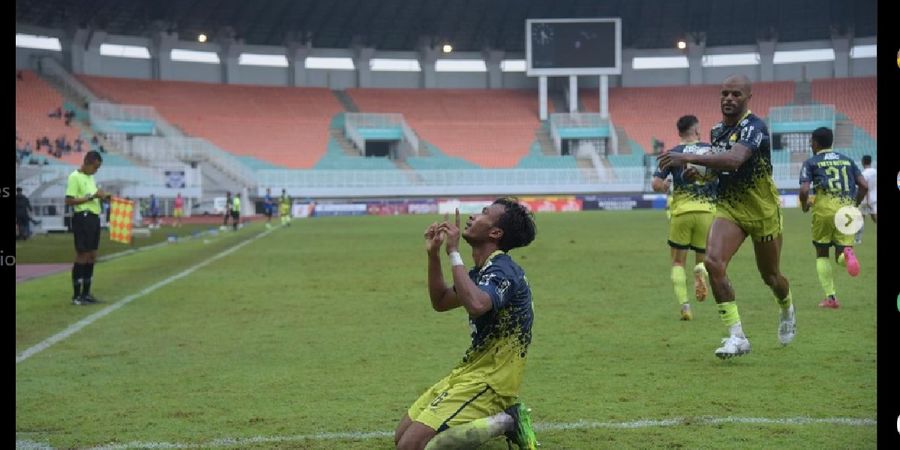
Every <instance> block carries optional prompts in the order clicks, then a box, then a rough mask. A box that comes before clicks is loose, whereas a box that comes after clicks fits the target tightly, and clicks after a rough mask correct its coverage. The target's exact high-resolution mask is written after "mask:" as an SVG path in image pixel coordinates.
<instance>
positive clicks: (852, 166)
mask: <svg viewBox="0 0 900 450" xmlns="http://www.w3.org/2000/svg"><path fill="white" fill-rule="evenodd" d="M847 159H849V160H850V172H851V173H850V183H851V184H856V178H857V177H859V176H860V175H862V171H861V170H859V166H857V165H856V161H853V160H852V159H850V158H847ZM869 189H872V186H869Z"/></svg>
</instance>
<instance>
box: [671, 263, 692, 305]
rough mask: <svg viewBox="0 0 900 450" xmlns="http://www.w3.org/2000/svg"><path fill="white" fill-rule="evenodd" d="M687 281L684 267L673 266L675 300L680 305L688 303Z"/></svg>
mask: <svg viewBox="0 0 900 450" xmlns="http://www.w3.org/2000/svg"><path fill="white" fill-rule="evenodd" d="M686 280H687V275H685V273H684V266H672V284H673V285H674V286H675V300H678V304H680V305H683V304H685V303H687V301H688V297H687V287H686V286H685V284H684V283H685V281H686Z"/></svg>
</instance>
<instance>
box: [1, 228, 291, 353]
mask: <svg viewBox="0 0 900 450" xmlns="http://www.w3.org/2000/svg"><path fill="white" fill-rule="evenodd" d="M272 231H274V228H273V229H269V230H266V231H263V232H262V233H260V234H258V235H256V236H254V237H252V238H250V239H248V240H246V241H244V242H241V243H240V244H237V245H235V246H234V247H231V248H229V249H228V250H225V251H223V252H221V253H218V254H216V255H214V256H211V257H210V258H208V259H207V260H206V261H203V262H201V263H199V264H196V265H194V266H192V267H190V268H188V269H186V270H184V271H183V272H181V273H178V274H175V275H172V276H171V277H169V278H166V279H164V280H162V281H159V282H157V283H154V284H153V285H151V286H149V287H147V288H144V290H142V291H140V292H138V293H136V294H131V295H129V296H128V297H125V298H123V299H122V300H119V301H117V302H115V303H113V304H111V305H109V306H107V307H106V308H103V309H101V310H100V311H97V312H95V313H94V314H91V315H90V316H87V317H85V318H84V319H81V320H79V321H78V322H76V323H74V324H72V325H69V327H68V328H66V329H65V330H63V331H60V332H59V333H56V334H54V335H53V336H50V337H49V338H47V339H44V340H43V341H42V342H41V343H39V344H37V345H34V346H33V347H30V348H29V349H27V350H25V351H24V352H22V353H20V354H19V355H17V356H16V364H19V363H20V362H22V361H25V360H26V359H28V358H30V357H32V356H34V355H36V354H38V353H40V352H42V351H44V350H46V349H47V348H49V347H50V346H52V345H53V344H56V343H57V342H60V341H62V340H64V339H66V338H68V337H69V336H71V335H73V334H75V333H77V332H78V331H80V330H81V329H82V328H84V327H86V326H88V325H90V324H92V323H94V322H96V321H97V320H98V319H100V318H102V317H104V316H106V315H108V314H109V313H111V312H113V311H115V310H117V309H119V308H121V307H123V306H125V305H127V304H128V303H131V302H132V301H133V300H135V299H138V298H141V297H143V296H145V295H147V294H149V293H151V292H153V291H155V290H157V289H159V288H161V287H163V286H165V285H167V284H169V283H171V282H173V281H176V280H180V279H182V278H184V277H186V276H188V275H190V274H192V273H193V272H194V271H196V270H197V269H200V268H202V267H204V266H206V265H208V264H210V263H212V262H213V261H216V260H218V259H220V258H223V257H225V256H228V255H230V254H232V253H234V252H236V251H238V249H240V248H241V247H243V246H245V245H247V244H249V243H251V242H253V241H255V240H257V239H259V238H261V237H264V236H266V235H268V234H269V233H271V232H272Z"/></svg>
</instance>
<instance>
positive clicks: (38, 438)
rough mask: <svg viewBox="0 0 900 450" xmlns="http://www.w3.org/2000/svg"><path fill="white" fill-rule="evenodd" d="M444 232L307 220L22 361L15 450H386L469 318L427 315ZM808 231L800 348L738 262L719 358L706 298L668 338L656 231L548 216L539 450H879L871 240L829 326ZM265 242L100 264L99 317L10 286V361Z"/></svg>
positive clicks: (62, 289) (628, 215)
mask: <svg viewBox="0 0 900 450" xmlns="http://www.w3.org/2000/svg"><path fill="white" fill-rule="evenodd" d="M439 219H440V218H439V217H438V216H395V217H346V218H316V219H308V220H295V221H294V223H293V225H292V226H291V227H289V228H282V229H277V230H274V231H273V232H271V233H270V234H268V235H266V236H264V237H261V238H259V239H256V240H254V241H253V242H250V243H249V244H247V245H245V246H243V247H242V248H240V249H238V250H237V251H235V252H234V253H231V254H229V255H227V256H225V257H222V258H220V259H217V260H215V261H213V262H211V263H209V264H208V265H205V266H203V267H201V268H199V269H197V270H196V271H194V272H192V273H191V274H190V275H188V276H185V277H183V278H180V279H177V280H175V281H172V282H171V283H169V284H165V285H163V286H161V287H158V288H157V289H155V290H153V291H152V292H149V293H147V294H146V295H144V296H142V297H140V298H137V299H135V300H134V301H132V302H131V303H128V304H126V305H124V306H123V307H121V308H119V309H117V310H115V311H113V312H111V313H109V314H108V315H105V316H103V317H101V318H99V319H97V320H96V321H94V322H93V323H91V324H90V325H88V326H87V327H85V328H84V329H82V330H80V331H79V332H77V333H74V334H72V335H71V336H69V337H68V338H66V339H63V340H61V341H60V342H58V343H56V344H55V345H52V346H50V347H49V348H47V349H46V350H44V351H42V352H40V353H37V354H35V355H34V356H31V357H30V358H28V359H26V360H24V361H22V362H20V363H17V364H16V439H17V443H19V444H21V445H22V446H25V445H27V444H29V443H31V444H33V445H37V444H47V445H51V446H54V447H56V448H91V447H96V446H107V448H132V447H151V446H157V447H160V448H173V447H178V446H180V448H227V447H231V448H259V449H262V448H304V449H305V448H310V449H336V448H340V449H372V448H377V449H388V448H393V440H392V438H391V437H390V435H389V434H388V433H386V432H390V433H392V432H393V429H394V427H395V426H396V424H397V422H398V421H399V419H400V418H401V417H402V415H403V414H404V413H405V412H406V408H407V407H408V406H409V405H410V404H411V403H412V402H413V401H414V400H415V399H416V398H417V396H418V395H419V394H420V393H421V392H423V391H424V390H425V389H426V388H427V387H428V386H430V385H431V384H432V383H434V382H435V381H437V380H439V379H440V378H441V377H443V376H444V375H445V374H446V373H447V372H448V371H449V370H450V369H451V368H452V367H453V365H455V364H456V363H457V362H458V360H459V359H460V358H461V357H462V355H463V352H464V351H465V349H466V348H467V346H468V339H469V337H468V332H469V331H468V326H467V322H466V318H465V313H464V311H462V310H461V309H460V310H455V311H451V312H448V313H437V312H434V311H432V310H431V308H430V303H429V301H428V294H427V287H426V259H425V252H424V244H423V239H422V232H423V230H424V229H425V227H426V226H427V225H428V224H430V223H431V222H432V221H435V220H439ZM809 221H810V216H809V215H803V214H802V213H800V211H799V210H786V211H785V243H784V252H783V255H782V260H781V262H782V267H783V272H784V273H785V275H786V276H787V277H788V278H789V279H790V281H791V286H792V291H793V296H794V302H795V305H796V308H797V320H798V322H797V324H798V334H797V338H796V340H795V341H794V343H793V344H791V345H790V346H788V347H784V348H782V347H781V345H780V344H779V343H778V340H777V332H776V331H777V327H778V309H777V306H776V304H775V302H774V300H773V297H772V295H771V293H770V291H769V290H768V288H766V286H765V285H764V284H763V283H762V280H761V279H760V277H759V275H758V273H757V271H756V266H755V263H754V259H753V251H752V245H751V244H750V242H749V241H747V242H745V244H744V246H743V247H742V248H741V250H740V252H739V253H738V254H737V256H736V258H735V259H734V260H733V261H732V264H731V267H730V268H729V274H730V277H731V280H732V283H733V285H734V288H735V291H736V293H737V302H738V306H739V308H740V313H741V318H742V321H743V324H744V330H745V331H746V333H747V334H748V336H749V338H750V340H751V342H752V345H753V351H752V353H750V354H749V355H746V356H744V357H741V358H737V359H734V360H730V361H720V360H718V359H717V358H715V357H714V356H713V350H715V348H716V347H718V345H719V341H720V339H721V338H722V337H724V336H725V334H726V330H725V328H724V326H722V324H721V323H720V321H719V319H718V317H717V316H718V314H717V311H716V308H715V304H714V302H713V301H712V300H707V301H706V302H704V303H699V304H698V303H693V309H694V320H693V321H691V322H682V321H680V320H678V319H679V315H678V305H677V304H676V301H675V300H674V296H673V293H672V285H671V282H670V281H669V268H670V261H669V248H668V246H667V245H666V231H667V222H666V219H665V215H664V213H663V212H662V211H627V212H604V211H599V212H582V213H561V214H538V215H537V224H538V235H537V239H536V241H535V242H534V243H533V244H532V245H531V246H529V247H527V248H524V249H518V250H514V251H513V252H512V255H513V257H514V258H515V259H516V260H517V261H518V262H519V263H520V265H522V267H523V268H524V269H525V271H526V273H527V275H528V279H529V281H530V283H531V286H532V289H533V294H534V309H535V323H534V340H533V343H532V346H531V349H530V351H529V358H528V365H527V368H526V374H525V381H524V385H523V389H522V393H521V395H522V397H521V398H522V400H524V401H525V402H526V403H528V404H529V406H531V407H532V408H533V414H534V420H535V422H536V424H537V426H538V433H537V434H538V439H539V440H540V441H541V443H542V445H543V448H547V449H560V448H565V449H581V448H583V449H592V448H817V449H824V448H874V447H875V434H876V427H875V425H874V419H875V412H876V409H875V404H876V370H875V369H876V350H875V341H876V329H875V319H876V311H875V247H876V235H875V226H874V225H872V223H871V222H868V223H867V228H866V235H865V237H864V243H863V245H861V246H859V247H858V249H857V255H858V256H859V258H860V262H861V265H862V273H861V275H860V276H859V277H857V278H850V277H849V276H848V275H847V274H846V272H845V271H844V270H843V268H841V267H838V266H835V268H834V275H835V283H836V286H837V289H838V298H839V299H840V300H841V303H842V305H843V306H842V308H841V309H838V310H823V309H821V308H818V307H817V306H816V304H817V303H818V302H819V301H820V300H821V299H822V297H823V294H822V292H821V288H820V287H819V283H818V280H817V277H816V269H815V256H814V255H815V253H814V249H813V247H812V245H811V244H810V231H809ZM263 231H264V227H263V226H262V224H252V225H250V226H248V227H246V228H244V229H242V230H240V231H238V232H236V233H231V232H229V233H224V234H220V235H219V236H217V237H214V238H210V239H206V242H204V240H203V239H188V240H184V241H180V242H179V243H177V244H172V245H166V246H163V247H159V248H155V249H151V250H148V251H145V252H137V253H134V254H132V255H129V256H126V257H122V258H117V259H114V260H111V261H108V262H104V263H101V264H99V265H98V266H97V267H96V269H95V281H94V289H93V291H94V292H95V294H96V295H97V296H98V297H100V298H101V299H103V300H105V303H104V304H102V305H96V306H85V307H76V306H71V305H70V304H69V297H70V296H71V286H70V275H69V273H67V272H66V273H60V274H56V275H51V276H47V277H43V278H39V279H36V280H32V281H28V282H25V283H22V284H19V285H18V286H17V288H16V354H17V355H20V354H21V353H22V352H23V351H25V350H26V349H29V348H31V347H32V346H34V345H36V344H39V343H40V342H42V341H44V340H45V339H47V338H49V337H50V336H53V335H55V334H57V333H59V332H61V331H63V330H64V329H66V327H68V326H70V325H72V324H74V323H76V322H78V321H79V320H81V319H84V318H86V317H88V316H90V315H91V314H93V313H96V312H98V311H101V310H102V309H103V308H105V307H108V306H110V305H111V304H114V303H115V302H116V301H118V300H120V299H123V298H125V297H127V296H129V295H132V294H136V293H138V292H140V291H142V290H143V289H146V288H148V287H151V286H153V285H154V284H156V283H158V282H160V281H162V280H165V279H167V278H168V277H171V276H173V275H176V274H179V273H181V272H183V271H185V270H186V269H188V268H191V267H193V266H195V265H197V264H199V263H201V262H203V261H206V260H207V259H209V258H210V257H212V256H213V255H216V254H218V253H220V252H222V251H224V250H226V249H229V248H231V247H233V246H234V245H237V244H239V243H241V242H244V241H246V240H248V239H250V238H252V237H253V236H255V235H257V234H259V233H262V232H263ZM27 245H28V243H25V244H24V245H23V246H22V247H19V248H18V250H17V253H18V255H23V256H22V258H24V259H20V262H21V261H27V260H28V256H27V255H28V252H29V248H28V247H27ZM64 245H66V246H70V245H71V242H68V241H67V242H65V243H64ZM107 250H108V241H106V240H104V241H103V242H102V244H101V250H100V254H101V255H103V254H104V252H105V251H107ZM461 250H462V254H463V259H464V260H465V261H466V263H467V264H471V261H472V259H471V254H470V252H469V249H468V246H466V245H465V244H464V245H463V248H462V249H461ZM41 251H44V250H41ZM65 251H66V252H69V251H70V248H69V247H66V248H65ZM691 258H693V256H692V255H691ZM64 261H65V260H64ZM447 269H448V266H447V265H446V260H445V273H449V272H448V270H447ZM692 292H693V290H692V289H690V290H689V293H691V295H692ZM804 418H805V419H804ZM842 418H843V419H858V420H860V421H862V422H852V421H850V422H847V423H840V422H837V421H836V420H834V419H842ZM753 419H764V420H760V421H754V420H753ZM667 420H668V422H661V421H667ZM779 420H780V421H779ZM166 445H168V446H169V447H165V446H166ZM484 448H488V449H503V448H506V444H505V443H504V442H503V441H502V440H500V439H496V440H494V441H492V442H490V443H488V444H487V445H485V446H484Z"/></svg>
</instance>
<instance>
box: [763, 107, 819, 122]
mask: <svg viewBox="0 0 900 450" xmlns="http://www.w3.org/2000/svg"><path fill="white" fill-rule="evenodd" d="M768 119H769V123H772V122H825V121H827V122H834V119H835V113H834V105H801V106H773V107H771V108H769V116H768Z"/></svg>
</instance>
